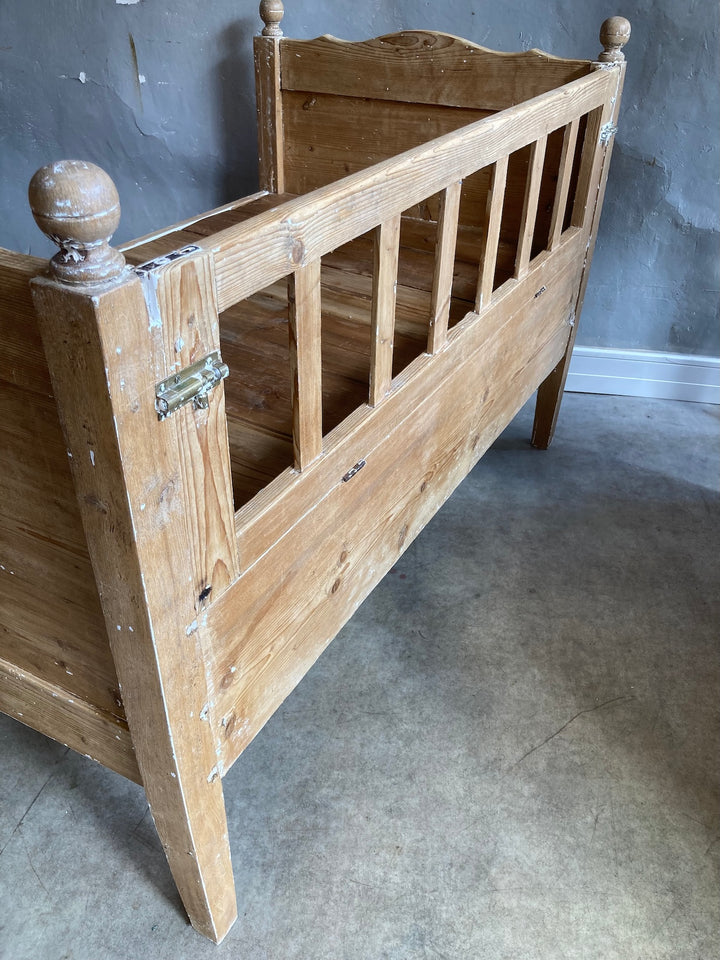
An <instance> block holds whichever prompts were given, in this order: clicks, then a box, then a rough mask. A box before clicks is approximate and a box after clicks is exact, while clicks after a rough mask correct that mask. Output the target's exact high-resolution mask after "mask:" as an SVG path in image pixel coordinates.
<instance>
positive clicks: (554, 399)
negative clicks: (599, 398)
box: [530, 338, 574, 450]
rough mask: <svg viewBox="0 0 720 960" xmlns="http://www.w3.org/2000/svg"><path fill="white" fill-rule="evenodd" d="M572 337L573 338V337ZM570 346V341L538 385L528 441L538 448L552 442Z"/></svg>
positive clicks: (570, 353) (571, 346)
mask: <svg viewBox="0 0 720 960" xmlns="http://www.w3.org/2000/svg"><path fill="white" fill-rule="evenodd" d="M572 339H573V340H574V338H572ZM572 348H573V344H572V342H571V343H570V344H568V348H567V351H566V352H565V356H564V357H563V358H562V360H561V361H560V363H558V365H557V366H556V367H555V369H554V370H553V371H552V373H551V374H550V375H549V376H548V377H546V378H545V379H544V380H543V382H542V383H541V384H540V386H539V387H538V392H537V400H536V401H535V420H534V421H533V431H532V439H531V441H530V442H531V443H532V445H533V446H534V447H536V448H537V449H538V450H547V448H548V447H549V446H550V444H551V443H552V439H553V436H554V434H555V426H556V424H557V418H558V414H559V413H560V404H561V403H562V396H563V390H564V389H565V380H566V379H567V372H568V368H569V366H570V357H571V355H572Z"/></svg>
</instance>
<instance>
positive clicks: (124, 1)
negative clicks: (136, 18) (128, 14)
mask: <svg viewBox="0 0 720 960" xmlns="http://www.w3.org/2000/svg"><path fill="white" fill-rule="evenodd" d="M115 3H118V4H121V5H122V6H124V7H131V6H133V4H135V3H140V0H115Z"/></svg>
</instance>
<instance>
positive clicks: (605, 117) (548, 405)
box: [531, 18, 630, 450]
mask: <svg viewBox="0 0 720 960" xmlns="http://www.w3.org/2000/svg"><path fill="white" fill-rule="evenodd" d="M611 19H619V20H622V21H623V23H622V24H620V25H619V34H620V36H622V37H624V42H627V39H628V38H629V35H630V33H629V30H630V25H629V23H628V22H627V21H626V20H623V18H611ZM606 23H607V21H606ZM604 29H605V24H603V30H601V34H600V36H601V39H602V37H603V31H604ZM620 52H622V51H620ZM603 72H606V73H609V74H610V73H612V74H613V75H614V80H615V84H616V85H615V91H614V93H613V95H612V96H611V97H609V98H608V101H607V102H606V103H605V105H604V106H603V108H602V110H597V111H595V113H594V115H591V117H590V122H589V123H588V125H587V129H588V131H589V132H588V134H586V137H585V142H584V145H583V157H582V163H581V174H582V180H583V182H582V183H581V182H580V180H579V182H578V189H577V194H576V201H575V205H574V207H573V217H572V219H573V222H575V221H581V222H582V223H583V227H584V233H585V235H586V236H587V237H588V241H587V252H586V255H585V260H584V266H583V272H582V276H581V278H580V283H579V289H578V296H577V300H576V303H575V309H574V326H573V329H572V332H571V335H570V339H569V341H568V345H567V349H566V351H565V354H564V355H563V357H562V359H561V360H560V362H559V363H558V365H557V366H556V367H555V368H554V369H553V370H552V372H551V373H550V375H549V376H548V377H547V378H546V380H544V381H543V383H542V384H541V385H540V387H539V388H538V396H537V402H536V405H535V418H534V422H533V432H532V441H531V442H532V444H533V446H534V447H537V448H538V449H539V450H546V449H547V448H548V447H549V445H550V443H551V442H552V439H553V436H554V433H555V427H556V425H557V418H558V414H559V412H560V403H561V401H562V394H563V390H564V389H565V382H566V380H567V374H568V370H569V369H570V359H571V357H572V350H573V346H574V344H575V337H576V336H577V319H578V317H579V316H580V312H581V310H582V305H583V300H584V297H585V290H586V288H587V281H588V276H589V268H590V264H591V262H592V255H593V252H594V250H595V241H596V238H597V228H598V222H599V218H600V212H601V210H602V202H603V199H604V196H605V185H606V183H607V175H608V170H609V166H610V156H611V154H612V143H613V139H614V138H610V140H609V141H607V142H605V143H600V142H599V140H598V137H599V132H600V129H601V127H602V126H603V124H605V123H615V122H616V120H617V115H618V111H619V109H620V99H621V95H622V88H623V83H624V80H625V63H624V62H623V61H621V60H616V61H614V62H613V68H612V70H608V69H607V68H605V69H604V71H603ZM593 131H594V132H593ZM581 191H582V192H581Z"/></svg>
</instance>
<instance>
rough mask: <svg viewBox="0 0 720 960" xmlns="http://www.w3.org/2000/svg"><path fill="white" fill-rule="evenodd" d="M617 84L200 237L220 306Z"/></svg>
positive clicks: (499, 121) (478, 128)
mask: <svg viewBox="0 0 720 960" xmlns="http://www.w3.org/2000/svg"><path fill="white" fill-rule="evenodd" d="M611 85H612V78H610V79H609V78H608V76H607V75H606V74H602V73H595V74H593V75H591V76H588V77H583V78H581V79H580V80H576V81H574V82H573V83H570V84H568V85H567V86H565V87H563V88H562V90H560V91H557V92H556V93H555V94H545V95H543V96H540V97H537V98H536V99H535V100H533V101H531V102H529V103H527V104H524V105H522V106H519V107H511V108H509V109H508V110H507V111H504V112H503V113H502V114H498V115H496V116H492V117H488V118H486V119H484V120H480V121H478V122H477V123H475V124H471V125H470V126H468V127H466V128H465V129H463V130H460V131H457V132H455V133H449V134H446V135H445V136H443V137H440V138H439V139H437V140H434V141H432V142H430V143H428V144H426V145H424V146H420V147H416V148H415V149H413V150H409V151H408V152H407V153H405V154H402V155H401V156H399V157H396V158H395V159H392V160H386V161H384V162H383V163H380V164H377V165H376V166H374V167H373V168H372V169H371V170H367V171H362V172H360V173H356V174H353V175H351V176H349V177H346V178H345V179H344V180H342V181H341V182H338V183H336V184H331V185H329V186H327V187H323V188H322V189H320V190H318V191H316V192H315V193H313V194H312V195H311V196H308V197H305V198H298V199H297V200H293V201H290V203H288V204H287V205H285V206H284V207H283V208H282V209H278V210H275V211H269V212H267V213H265V214H261V215H260V216H258V217H257V218H256V219H254V220H253V222H252V223H249V222H248V223H245V224H239V225H238V226H234V227H230V228H229V229H227V230H224V231H221V232H220V233H218V234H215V235H214V236H213V237H210V238H207V240H201V241H200V246H201V247H203V249H207V250H211V251H212V252H213V253H214V255H215V269H216V279H217V291H218V307H219V309H220V310H221V311H222V310H225V309H226V308H227V307H228V306H230V305H231V304H232V303H236V302H237V301H238V300H241V299H243V298H245V297H247V296H250V295H251V294H253V293H254V292H255V291H257V290H259V289H261V288H262V287H265V286H268V285H269V284H271V283H274V282H275V281H276V280H279V279H280V278H281V277H283V276H286V275H287V274H289V273H290V272H291V271H292V270H294V269H295V268H296V267H297V266H298V264H299V263H308V262H310V261H312V260H316V259H318V258H320V257H322V256H323V255H324V254H325V253H327V252H328V251H330V250H333V249H335V248H337V247H339V246H341V245H342V244H344V243H347V242H348V241H349V240H352V239H353V237H356V236H360V235H361V234H363V233H367V231H368V230H370V229H373V228H374V227H375V226H377V224H378V223H380V222H383V221H385V220H387V219H389V218H390V217H392V216H395V215H397V214H398V213H402V211H403V210H404V209H407V207H409V206H414V205H415V204H417V203H420V202H421V201H422V200H423V199H425V198H426V197H429V196H431V195H433V194H435V193H438V192H439V191H440V190H443V189H445V188H446V187H447V186H448V185H449V184H450V183H452V182H453V181H456V180H462V179H464V178H465V177H466V176H469V175H470V174H471V173H473V171H475V170H477V169H479V168H481V167H484V166H487V165H489V164H491V163H494V162H495V161H496V160H498V159H500V158H501V157H502V156H506V155H507V154H509V153H510V152H512V151H515V150H519V149H520V148H522V147H523V146H525V145H526V144H528V143H532V142H533V141H534V140H537V139H538V138H539V137H542V136H545V135H546V134H547V133H549V132H550V131H551V130H554V129H556V128H557V127H558V126H561V125H563V124H565V123H569V122H570V121H571V120H572V119H574V118H575V117H577V116H580V115H582V114H583V113H585V112H587V111H588V110H591V109H593V108H594V107H596V106H597V105H599V104H601V103H602V102H603V101H604V99H605V98H606V96H607V95H608V90H609V89H610V86H611Z"/></svg>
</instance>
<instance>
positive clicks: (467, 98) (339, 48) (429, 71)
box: [280, 30, 591, 110]
mask: <svg viewBox="0 0 720 960" xmlns="http://www.w3.org/2000/svg"><path fill="white" fill-rule="evenodd" d="M280 58H281V60H280V75H281V82H282V87H283V90H307V91H313V92H315V91H317V92H321V93H335V94H341V95H343V96H355V97H373V98H377V99H382V100H386V99H391V100H405V101H407V102H409V103H429V104H442V105H444V106H455V107H483V108H484V109H487V110H503V109H505V108H506V107H509V106H512V105H513V104H517V103H521V102H522V101H524V100H529V99H530V98H531V97H535V96H538V94H541V93H546V92H547V91H548V90H553V89H555V88H556V87H558V86H560V85H561V84H564V83H568V82H570V81H571V80H576V79H577V78H578V77H582V76H584V75H585V74H587V73H588V72H589V70H590V69H591V68H590V64H589V63H588V62H587V61H584V60H562V59H560V58H558V57H553V56H551V55H550V54H547V53H543V52H542V51H540V50H528V51H524V52H520V53H502V52H499V51H495V50H488V49H487V48H486V47H481V46H478V45H477V44H474V43H471V42H470V41H468V40H462V39H460V38H459V37H454V36H451V35H450V34H447V33H435V32H430V31H426V30H408V31H404V32H402V33H395V34H390V35H388V36H384V37H377V38H375V39H372V40H365V41H361V42H359V43H352V42H348V41H345V40H338V39H337V38H335V37H328V36H325V37H318V38H317V39H316V40H293V39H290V38H287V39H283V40H282V41H281V42H280Z"/></svg>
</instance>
